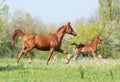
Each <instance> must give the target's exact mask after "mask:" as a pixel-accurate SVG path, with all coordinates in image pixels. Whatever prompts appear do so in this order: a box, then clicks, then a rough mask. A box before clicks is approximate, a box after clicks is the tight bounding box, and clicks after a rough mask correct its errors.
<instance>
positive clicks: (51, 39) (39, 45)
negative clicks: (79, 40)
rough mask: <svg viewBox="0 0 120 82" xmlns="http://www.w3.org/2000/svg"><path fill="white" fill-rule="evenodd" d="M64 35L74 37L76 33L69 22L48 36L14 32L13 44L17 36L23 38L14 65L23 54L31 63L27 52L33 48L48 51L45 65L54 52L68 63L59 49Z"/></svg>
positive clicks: (18, 30)
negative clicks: (58, 53) (60, 54)
mask: <svg viewBox="0 0 120 82" xmlns="http://www.w3.org/2000/svg"><path fill="white" fill-rule="evenodd" d="M66 33H67V34H70V35H74V36H76V32H75V31H74V30H73V29H72V27H71V25H70V22H68V23H67V24H66V25H63V26H61V27H60V28H59V29H58V30H57V31H56V32H54V33H50V34H48V35H41V34H25V33H24V32H22V31H21V30H20V29H17V30H15V32H14V34H13V44H15V43H16V42H17V39H18V36H24V38H23V40H22V50H21V52H20V53H19V54H18V57H17V62H16V64H18V62H19V60H20V58H21V56H22V55H23V54H25V55H26V56H27V57H28V60H29V62H31V57H30V56H29V54H28V52H29V51H31V50H32V49H33V48H36V49H39V50H43V51H49V53H48V58H47V60H46V65H48V62H49V60H50V58H51V56H52V54H53V52H54V51H57V52H60V53H63V54H64V55H65V57H66V60H67V61H68V57H67V53H66V52H65V51H63V50H62V49H61V48H60V47H61V43H62V39H63V37H64V35H65V34H66Z"/></svg>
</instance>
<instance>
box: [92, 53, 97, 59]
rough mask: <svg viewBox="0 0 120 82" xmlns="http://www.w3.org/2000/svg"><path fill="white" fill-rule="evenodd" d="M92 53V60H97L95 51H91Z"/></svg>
mask: <svg viewBox="0 0 120 82" xmlns="http://www.w3.org/2000/svg"><path fill="white" fill-rule="evenodd" d="M92 54H93V58H94V60H97V58H96V55H97V54H96V51H92Z"/></svg>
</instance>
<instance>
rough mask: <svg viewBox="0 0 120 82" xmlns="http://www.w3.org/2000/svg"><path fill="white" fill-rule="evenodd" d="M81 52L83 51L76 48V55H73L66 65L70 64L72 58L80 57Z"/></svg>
mask: <svg viewBox="0 0 120 82" xmlns="http://www.w3.org/2000/svg"><path fill="white" fill-rule="evenodd" d="M80 51H81V49H79V48H76V49H75V53H74V55H72V56H71V57H70V58H69V60H68V62H66V63H67V64H68V63H69V62H70V60H71V59H72V58H74V57H75V58H76V57H77V55H79V53H80Z"/></svg>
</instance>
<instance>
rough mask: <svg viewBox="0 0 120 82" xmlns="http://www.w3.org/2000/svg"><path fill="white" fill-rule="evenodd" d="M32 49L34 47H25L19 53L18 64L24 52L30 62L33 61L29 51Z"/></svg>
mask: <svg viewBox="0 0 120 82" xmlns="http://www.w3.org/2000/svg"><path fill="white" fill-rule="evenodd" d="M31 49H32V47H23V48H22V50H21V52H20V53H19V54H18V57H17V62H16V65H17V64H18V63H19V60H20V58H21V56H22V55H23V54H25V55H26V56H27V57H28V60H29V62H31V57H30V56H29V54H28V52H29V51H30V50H31Z"/></svg>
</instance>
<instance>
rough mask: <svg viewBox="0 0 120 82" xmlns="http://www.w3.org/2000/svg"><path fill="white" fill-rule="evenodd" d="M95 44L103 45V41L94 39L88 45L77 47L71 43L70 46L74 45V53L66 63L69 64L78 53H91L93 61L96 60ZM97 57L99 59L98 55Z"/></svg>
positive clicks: (98, 38) (97, 38)
mask: <svg viewBox="0 0 120 82" xmlns="http://www.w3.org/2000/svg"><path fill="white" fill-rule="evenodd" d="M97 44H103V41H102V39H101V38H100V37H96V38H95V39H93V41H92V42H91V43H90V44H87V45H85V44H79V45H77V44H76V43H72V44H71V45H75V46H76V49H75V53H74V55H72V56H71V57H70V58H69V60H68V62H67V63H69V62H70V60H71V59H72V58H73V57H75V56H76V57H77V56H78V55H79V54H80V53H83V54H86V53H89V52H90V53H92V55H93V57H94V59H95V60H96V56H97ZM99 57H101V56H100V55H99Z"/></svg>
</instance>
